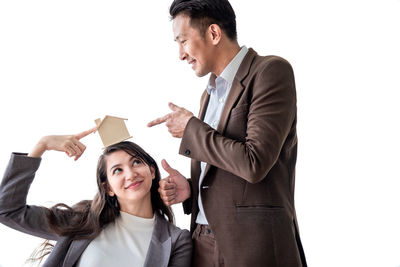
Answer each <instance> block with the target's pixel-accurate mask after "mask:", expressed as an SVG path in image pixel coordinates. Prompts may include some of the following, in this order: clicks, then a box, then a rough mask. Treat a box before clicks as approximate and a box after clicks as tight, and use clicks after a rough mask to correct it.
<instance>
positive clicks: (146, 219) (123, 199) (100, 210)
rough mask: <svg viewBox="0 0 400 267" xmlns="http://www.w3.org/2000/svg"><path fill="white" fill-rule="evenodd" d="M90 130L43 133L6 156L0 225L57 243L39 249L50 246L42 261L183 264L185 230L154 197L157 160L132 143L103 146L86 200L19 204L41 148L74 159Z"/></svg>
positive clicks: (88, 265) (81, 266)
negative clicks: (24, 149) (94, 188)
mask: <svg viewBox="0 0 400 267" xmlns="http://www.w3.org/2000/svg"><path fill="white" fill-rule="evenodd" d="M94 131H95V128H94V129H91V130H89V131H85V132H82V133H80V134H77V135H74V136H68V135H64V136H54V135H53V136H45V137H43V138H42V139H41V140H40V141H39V142H38V144H37V145H36V146H35V147H34V149H33V150H32V152H31V153H29V154H28V155H27V154H21V153H13V154H12V155H11V159H10V162H9V165H8V167H7V169H6V172H5V175H4V178H3V180H2V182H1V185H0V222H1V223H3V224H5V225H7V226H9V227H11V228H13V229H16V230H19V231H22V232H25V233H28V234H31V235H35V236H38V237H41V238H45V239H47V240H55V241H57V242H56V244H55V246H54V247H52V246H51V245H49V243H46V244H47V245H46V246H45V248H43V249H42V250H41V251H42V253H45V252H44V251H48V250H49V248H50V251H51V253H50V255H49V256H48V258H47V260H46V262H45V263H44V265H43V266H64V267H67V266H78V267H92V266H93V267H94V266H96V267H101V266H119V267H122V266H151V267H157V266H179V267H182V266H190V261H191V253H192V244H191V238H190V234H189V232H188V231H187V230H180V229H179V228H177V227H176V226H174V225H173V224H172V223H173V214H172V211H171V209H170V208H168V207H167V206H165V204H164V203H163V201H162V200H161V198H160V195H159V194H158V187H159V185H158V183H159V180H160V172H159V170H158V167H157V164H156V162H155V161H154V160H153V158H151V157H150V156H149V155H148V154H147V153H146V152H145V151H144V150H143V149H142V148H140V147H139V146H138V145H136V144H134V143H132V142H127V141H125V142H121V143H117V144H114V145H111V146H109V147H107V148H105V150H104V152H103V154H102V155H101V156H100V158H99V161H98V165H97V185H98V192H97V194H96V196H95V197H94V199H93V200H91V201H89V200H84V201H81V202H79V203H77V204H76V205H74V206H73V207H68V206H67V205H65V204H57V205H55V206H54V207H52V208H50V209H48V208H44V207H37V206H29V205H26V197H27V194H28V190H29V187H30V184H31V183H32V181H33V179H34V176H35V172H36V170H37V169H38V168H39V165H40V161H41V158H40V157H41V156H42V155H43V153H44V152H45V151H49V150H57V151H62V152H65V153H66V154H67V155H68V156H70V157H74V158H75V160H77V159H78V158H79V157H80V156H81V155H82V153H83V152H84V150H85V149H86V147H85V146H84V145H83V144H82V143H81V142H80V141H79V140H80V139H81V138H83V137H85V136H87V135H88V134H90V133H92V132H94ZM165 217H167V218H168V221H167V220H166V219H165ZM42 256H44V255H42Z"/></svg>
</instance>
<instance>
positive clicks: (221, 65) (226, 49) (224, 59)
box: [213, 41, 240, 76]
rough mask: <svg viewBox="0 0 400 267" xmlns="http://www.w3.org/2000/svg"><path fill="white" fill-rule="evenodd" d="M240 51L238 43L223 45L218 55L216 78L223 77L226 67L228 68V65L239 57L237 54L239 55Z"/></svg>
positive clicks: (215, 70)
mask: <svg viewBox="0 0 400 267" xmlns="http://www.w3.org/2000/svg"><path fill="white" fill-rule="evenodd" d="M239 51H240V46H239V44H238V43H237V42H236V41H234V42H232V41H230V42H225V44H224V45H222V46H221V47H220V49H219V50H218V51H217V53H216V55H217V60H216V67H215V69H214V71H213V73H214V74H215V75H216V76H219V75H221V73H222V72H223V71H224V69H225V68H226V66H228V64H229V63H230V62H231V61H232V59H233V58H234V57H235V56H236V55H237V53H239Z"/></svg>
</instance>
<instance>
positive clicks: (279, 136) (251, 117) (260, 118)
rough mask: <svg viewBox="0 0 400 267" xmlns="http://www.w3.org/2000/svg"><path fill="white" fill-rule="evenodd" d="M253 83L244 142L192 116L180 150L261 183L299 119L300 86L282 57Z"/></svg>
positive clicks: (248, 179) (265, 68) (276, 59)
mask: <svg viewBox="0 0 400 267" xmlns="http://www.w3.org/2000/svg"><path fill="white" fill-rule="evenodd" d="M249 84H250V85H248V86H251V88H245V89H244V90H252V92H251V94H250V96H251V99H248V102H249V103H248V105H249V106H248V108H249V109H248V116H247V124H246V125H247V128H246V138H245V141H244V142H243V141H239V140H234V139H230V138H228V137H225V136H224V135H223V134H221V133H219V132H218V131H216V130H214V129H213V128H211V127H210V126H209V125H208V124H206V123H204V122H203V121H201V120H199V119H198V118H195V117H193V118H191V119H190V120H189V122H188V124H187V126H186V128H185V132H184V135H183V137H182V142H181V146H180V150H179V153H180V154H181V155H184V156H188V157H190V158H192V159H195V160H198V161H203V162H207V163H208V164H210V165H213V166H216V167H218V168H221V169H223V170H225V171H228V172H230V173H233V174H235V175H237V176H239V177H242V178H243V179H245V180H246V181H248V182H250V183H257V182H259V181H261V180H262V179H264V178H265V177H266V176H267V174H268V172H269V171H270V169H271V168H272V166H273V165H274V164H275V163H276V161H277V160H278V157H279V155H280V153H281V149H282V147H283V145H284V142H285V140H286V138H287V136H288V134H289V132H290V129H291V127H292V125H293V123H294V121H295V117H296V90H295V82H294V75H293V70H292V68H291V66H290V64H289V63H288V62H287V61H285V60H284V59H281V58H278V57H275V58H274V59H272V60H270V61H269V62H266V63H265V65H264V66H263V67H262V68H260V70H259V71H258V73H257V74H255V75H254V78H253V80H252V81H251V83H249ZM228 123H229V121H228Z"/></svg>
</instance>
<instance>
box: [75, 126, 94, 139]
mask: <svg viewBox="0 0 400 267" xmlns="http://www.w3.org/2000/svg"><path fill="white" fill-rule="evenodd" d="M96 130H97V126H96V127H93V128H92V129H90V130H87V131H83V132H81V133H78V134H77V135H75V138H76V139H78V140H79V139H82V138H83V137H85V136H87V135H89V134H91V133H93V132H94V131H96Z"/></svg>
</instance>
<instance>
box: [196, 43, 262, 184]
mask: <svg viewBox="0 0 400 267" xmlns="http://www.w3.org/2000/svg"><path fill="white" fill-rule="evenodd" d="M256 55H257V53H256V52H255V51H254V50H253V49H251V48H250V49H249V51H248V52H247V54H246V56H245V57H244V59H243V61H242V63H241V64H240V67H239V69H238V71H237V73H236V75H235V78H234V79H233V82H232V87H231V90H230V91H229V94H228V97H227V99H226V102H225V105H224V109H223V110H222V114H221V118H220V120H219V123H218V127H217V131H218V132H219V133H220V134H224V132H225V128H226V125H227V123H228V119H229V115H230V114H231V110H232V108H233V107H234V105H235V103H236V102H237V100H238V98H239V97H240V96H241V94H242V92H243V90H244V85H243V84H242V81H243V80H244V79H245V78H246V76H247V75H248V73H249V71H250V67H251V64H252V62H253V59H254V57H255V56H256ZM207 95H208V94H207ZM208 100H209V96H208V99H207V103H208ZM204 106H205V107H204ZM201 110H202V109H201ZM205 110H207V108H206V105H204V104H203V110H202V111H203V113H204V114H205ZM204 114H203V117H202V118H201V119H202V120H203V118H204ZM210 168H211V165H210V164H207V165H206V168H205V170H204V177H206V174H207V172H208V171H209V170H210ZM203 181H204V180H203Z"/></svg>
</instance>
